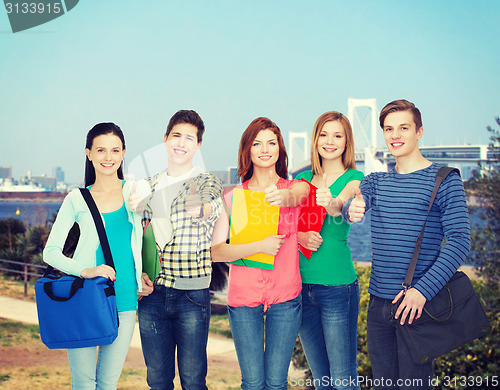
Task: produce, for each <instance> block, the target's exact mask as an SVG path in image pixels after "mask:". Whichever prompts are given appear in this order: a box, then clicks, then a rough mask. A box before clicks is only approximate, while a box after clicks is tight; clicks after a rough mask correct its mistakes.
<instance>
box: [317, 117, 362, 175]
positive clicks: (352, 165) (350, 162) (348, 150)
mask: <svg viewBox="0 0 500 390" xmlns="http://www.w3.org/2000/svg"><path fill="white" fill-rule="evenodd" d="M332 121H338V122H340V124H341V125H342V127H343V128H344V131H345V138H346V139H345V149H344V152H343V153H342V164H343V165H344V168H345V169H356V161H355V158H354V136H353V134H352V127H351V123H350V122H349V119H347V118H346V117H345V116H344V115H343V114H341V113H340V112H336V111H328V112H325V113H324V114H323V115H321V116H320V117H319V118H318V120H317V121H316V123H315V124H314V129H313V133H312V142H311V169H312V171H313V174H315V175H323V168H322V163H323V161H322V159H321V156H320V155H319V153H318V139H319V135H320V133H321V130H323V126H324V125H325V123H326V122H332Z"/></svg>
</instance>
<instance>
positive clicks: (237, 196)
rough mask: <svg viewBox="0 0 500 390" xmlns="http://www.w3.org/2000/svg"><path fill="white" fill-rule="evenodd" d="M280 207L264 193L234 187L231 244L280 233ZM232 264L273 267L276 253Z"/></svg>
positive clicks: (255, 256)
mask: <svg viewBox="0 0 500 390" xmlns="http://www.w3.org/2000/svg"><path fill="white" fill-rule="evenodd" d="M279 214H280V208H279V207H278V206H271V205H270V204H269V203H268V202H267V201H266V199H265V196H264V193H263V192H258V191H251V190H244V189H241V188H235V189H234V190H233V197H232V201H231V221H230V235H229V243H230V244H247V243H250V242H255V241H260V240H262V239H264V238H266V237H268V236H270V235H275V234H278V223H279ZM231 264H237V265H245V266H249V267H256V268H263V269H270V270H272V269H273V267H274V256H272V255H268V254H265V253H257V254H255V255H252V256H248V257H247V258H245V259H240V260H236V261H233V262H231Z"/></svg>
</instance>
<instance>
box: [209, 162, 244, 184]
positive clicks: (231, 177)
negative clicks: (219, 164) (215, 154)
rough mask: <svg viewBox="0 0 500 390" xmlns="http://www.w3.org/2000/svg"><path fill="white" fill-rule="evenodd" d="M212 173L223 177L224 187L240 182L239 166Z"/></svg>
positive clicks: (220, 177)
mask: <svg viewBox="0 0 500 390" xmlns="http://www.w3.org/2000/svg"><path fill="white" fill-rule="evenodd" d="M210 173H212V174H214V175H215V176H217V177H218V178H219V179H221V180H222V185H223V186H224V187H229V186H234V185H236V184H238V168H234V167H229V168H227V170H226V171H211V172H210Z"/></svg>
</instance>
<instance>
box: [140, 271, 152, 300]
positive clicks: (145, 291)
mask: <svg viewBox="0 0 500 390" xmlns="http://www.w3.org/2000/svg"><path fill="white" fill-rule="evenodd" d="M141 280H142V291H141V292H138V294H139V295H140V296H143V297H145V296H148V295H149V294H151V293H152V292H153V289H154V287H153V282H152V281H151V279H149V276H148V274H147V273H145V272H143V273H142V277H141Z"/></svg>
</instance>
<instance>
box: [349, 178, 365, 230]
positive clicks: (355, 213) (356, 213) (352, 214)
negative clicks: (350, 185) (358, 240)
mask: <svg viewBox="0 0 500 390" xmlns="http://www.w3.org/2000/svg"><path fill="white" fill-rule="evenodd" d="M354 194H355V195H356V197H355V198H354V199H353V200H352V202H351V204H350V205H349V211H348V212H349V219H350V220H351V222H359V221H361V220H362V219H363V216H364V215H365V207H366V204H365V200H364V199H363V195H361V191H360V189H359V187H356V188H355V189H354Z"/></svg>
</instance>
